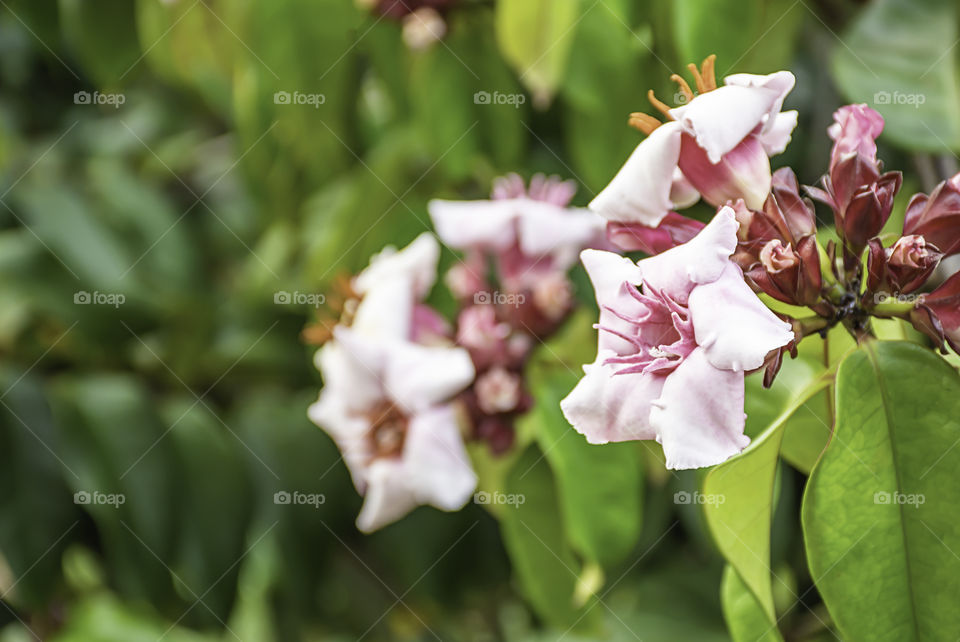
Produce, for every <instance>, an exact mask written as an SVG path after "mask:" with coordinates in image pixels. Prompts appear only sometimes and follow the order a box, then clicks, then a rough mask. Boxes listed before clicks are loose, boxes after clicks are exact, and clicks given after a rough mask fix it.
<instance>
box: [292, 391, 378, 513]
mask: <svg viewBox="0 0 960 642" xmlns="http://www.w3.org/2000/svg"><path fill="white" fill-rule="evenodd" d="M347 397H348V395H347V394H345V393H344V391H339V390H334V389H331V388H327V387H324V389H323V390H321V391H320V398H319V399H317V401H315V402H314V403H312V404H311V405H310V407H309V408H308V409H307V415H308V416H309V417H310V420H311V421H312V422H313V423H315V424H316V425H318V426H319V427H320V428H322V429H323V430H324V431H325V432H326V433H327V434H328V435H330V437H331V438H332V439H333V441H334V442H335V443H336V444H337V448H339V449H340V454H341V455H343V460H344V462H346V464H347V469H348V470H349V471H350V477H351V478H352V479H353V485H354V486H356V488H357V492H359V493H361V494H363V492H364V491H365V489H366V487H367V462H368V461H370V456H371V452H370V446H369V441H368V440H367V433H368V431H369V430H370V422H369V421H368V420H367V419H366V418H364V417H363V416H361V415H358V414H356V413H354V412H351V411H350V409H349V408H348V407H347V405H346V404H345V403H344V400H345V399H346V398H347Z"/></svg>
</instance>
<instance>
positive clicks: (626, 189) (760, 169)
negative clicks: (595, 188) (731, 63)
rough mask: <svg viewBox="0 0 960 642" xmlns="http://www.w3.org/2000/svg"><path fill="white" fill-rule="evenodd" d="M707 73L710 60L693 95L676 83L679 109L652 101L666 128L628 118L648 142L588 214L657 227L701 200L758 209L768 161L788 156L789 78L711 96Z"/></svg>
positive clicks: (756, 80) (750, 82)
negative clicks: (680, 96)
mask: <svg viewBox="0 0 960 642" xmlns="http://www.w3.org/2000/svg"><path fill="white" fill-rule="evenodd" d="M712 67H713V57H712V56H711V57H710V58H708V59H707V61H706V62H705V63H704V70H703V74H702V76H701V74H700V72H699V71H697V72H695V73H696V76H697V86H698V89H699V90H700V92H699V93H698V94H697V95H694V94H693V93H692V91H691V90H690V88H689V87H688V86H687V85H686V83H685V82H683V81H682V79H680V78H679V76H677V77H675V78H676V79H678V82H680V83H681V88H682V89H683V90H684V92H685V93H686V94H687V95H688V102H687V103H686V104H684V105H681V106H680V107H676V108H672V109H670V108H668V107H667V106H666V105H663V104H662V103H660V102H659V101H657V100H656V99H655V98H654V97H653V96H652V94H651V100H652V101H653V102H654V104H655V105H656V106H657V107H658V108H659V109H661V111H663V113H664V116H665V117H666V118H667V119H668V120H667V122H665V123H662V124H661V123H660V122H659V121H657V120H656V119H654V118H652V117H650V116H647V115H645V114H634V115H633V117H632V118H631V122H632V123H633V124H635V125H636V126H637V127H638V128H640V129H642V130H644V131H645V132H647V133H648V136H647V138H646V139H644V140H643V142H641V143H640V145H638V146H637V148H636V150H634V152H633V154H632V155H631V156H630V158H629V159H628V160H627V162H626V164H625V165H624V166H623V168H622V169H621V170H620V172H619V173H618V174H617V175H616V176H615V177H614V178H613V180H612V181H611V182H610V184H609V185H608V186H607V187H606V188H605V189H604V190H603V191H602V192H601V193H600V194H598V195H597V196H596V198H594V199H593V201H592V202H591V203H590V209H592V210H594V211H595V212H598V213H599V214H601V215H602V216H603V217H604V218H606V219H607V220H608V221H610V222H612V223H619V224H638V225H643V226H647V227H656V226H658V225H659V224H660V222H661V221H662V220H663V219H664V218H665V217H666V216H667V215H668V214H669V213H670V212H671V210H674V209H679V208H684V207H688V206H690V205H692V204H693V203H695V202H696V201H697V200H698V199H699V198H701V197H702V198H703V199H704V200H705V201H707V202H708V203H710V204H711V205H714V206H721V205H724V204H726V203H727V202H728V201H735V200H737V199H738V198H742V199H743V200H744V201H745V202H746V204H747V206H748V207H750V208H753V209H761V208H762V206H763V202H764V200H766V198H767V194H768V193H769V192H770V184H771V174H770V162H769V160H768V157H769V156H773V155H775V154H779V153H780V152H782V151H783V150H784V149H785V148H786V146H787V144H788V143H789V142H790V136H791V133H792V131H793V129H794V128H795V127H796V125H797V112H796V111H786V112H783V111H781V108H782V107H783V101H784V98H785V97H786V95H787V94H788V93H789V92H790V90H791V89H792V88H793V85H794V82H795V81H794V77H793V74H791V73H790V72H788V71H779V72H777V73H774V74H770V75H766V76H758V75H753V74H734V75H732V76H727V77H726V78H725V79H724V82H725V85H724V86H722V87H719V88H716V84H715V80H714V79H713V69H712ZM694 69H695V68H694Z"/></svg>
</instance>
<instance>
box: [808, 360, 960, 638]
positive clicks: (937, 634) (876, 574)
mask: <svg viewBox="0 0 960 642" xmlns="http://www.w3.org/2000/svg"><path fill="white" fill-rule="evenodd" d="M836 385H837V393H836V405H837V423H836V429H835V432H834V436H833V438H832V439H831V442H830V444H829V445H828V447H827V449H826V451H825V452H824V454H823V456H822V457H821V459H820V461H819V462H818V463H817V465H816V467H815V468H814V470H813V472H812V473H811V475H810V479H809V482H808V483H807V488H806V492H805V494H804V498H803V509H802V521H803V531H804V540H805V542H806V551H807V557H808V561H809V566H810V572H811V575H812V576H813V579H814V581H815V582H816V585H817V589H818V590H819V591H820V594H821V595H822V596H823V599H824V602H825V603H826V605H827V608H828V609H829V610H830V613H831V615H832V616H833V618H834V621H835V622H836V624H837V626H838V627H839V629H840V631H841V633H842V634H843V637H845V638H846V639H851V640H868V639H869V640H932V639H942V638H943V636H944V634H946V632H954V631H960V610H958V609H957V608H956V589H957V578H958V577H960V557H957V552H958V551H960V527H958V523H957V519H956V510H957V506H958V505H960V485H958V484H957V480H956V471H957V470H960V449H958V448H956V447H955V446H956V445H957V442H958V441H960V419H958V418H960V376H958V375H957V373H956V372H955V371H954V370H953V369H952V368H950V366H949V365H947V364H946V362H944V360H943V359H941V358H940V357H938V356H937V355H936V354H934V353H933V352H931V351H929V350H926V349H924V348H921V347H919V346H917V345H914V344H910V343H901V342H872V343H869V344H867V345H866V346H864V347H863V348H861V349H860V350H858V351H857V352H855V353H853V354H852V355H850V357H848V358H847V359H846V361H844V363H843V364H841V366H840V369H839V371H838V373H837V384H836Z"/></svg>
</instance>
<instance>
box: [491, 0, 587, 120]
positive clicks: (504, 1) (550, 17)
mask: <svg viewBox="0 0 960 642" xmlns="http://www.w3.org/2000/svg"><path fill="white" fill-rule="evenodd" d="M596 10H597V11H599V10H601V9H596ZM580 11H581V3H580V0H499V2H497V9H496V17H495V28H496V33H497V42H498V43H499V45H500V51H502V52H503V57H504V58H506V59H507V62H509V63H510V64H511V65H513V67H514V69H516V70H517V73H519V74H520V81H521V82H522V83H523V84H524V85H526V86H527V87H528V88H529V89H530V91H531V93H533V98H534V103H535V104H537V105H540V106H546V105H548V104H549V103H550V100H551V99H552V98H553V94H554V92H555V91H556V90H557V87H558V86H559V85H560V82H561V80H562V79H563V75H564V72H565V70H566V66H567V60H568V58H569V56H570V52H571V49H572V45H573V40H574V35H575V32H576V27H577V23H578V21H579V18H580V17H581V16H580Z"/></svg>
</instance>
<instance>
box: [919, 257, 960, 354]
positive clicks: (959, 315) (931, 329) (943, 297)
mask: <svg viewBox="0 0 960 642" xmlns="http://www.w3.org/2000/svg"><path fill="white" fill-rule="evenodd" d="M910 320H911V321H912V322H913V326H914V327H915V328H916V329H917V330H920V331H921V332H923V333H925V334H926V335H927V336H929V337H930V338H932V339H933V340H934V342H935V343H936V345H937V346H938V347H940V348H941V350H944V352H946V349H945V348H944V347H943V344H944V341H946V342H947V343H948V344H950V347H951V348H953V351H954V352H956V353H957V354H960V272H957V273H956V274H954V275H953V276H951V277H950V278H949V279H947V280H946V281H945V282H944V283H943V284H942V285H941V286H940V287H938V288H937V289H936V290H934V291H933V292H931V293H930V294H924V295H921V296H920V297H919V298H918V301H917V304H916V306H915V307H914V309H913V311H912V313H911V315H910Z"/></svg>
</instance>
